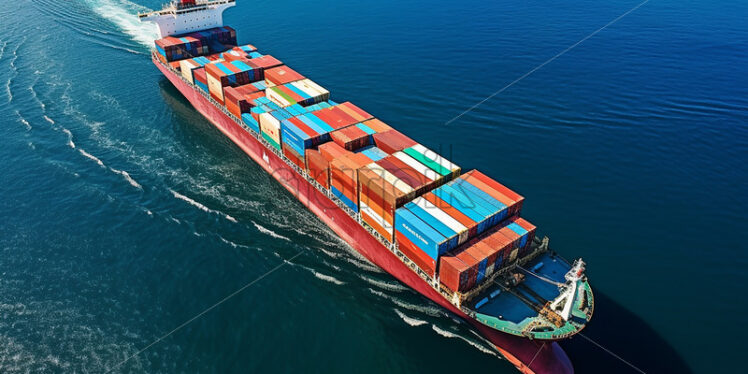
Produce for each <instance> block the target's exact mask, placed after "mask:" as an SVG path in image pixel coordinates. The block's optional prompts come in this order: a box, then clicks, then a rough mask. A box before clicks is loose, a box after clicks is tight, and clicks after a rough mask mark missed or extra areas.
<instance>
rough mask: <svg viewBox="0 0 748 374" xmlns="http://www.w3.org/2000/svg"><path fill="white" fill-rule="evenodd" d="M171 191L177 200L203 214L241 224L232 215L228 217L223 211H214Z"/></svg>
mask: <svg viewBox="0 0 748 374" xmlns="http://www.w3.org/2000/svg"><path fill="white" fill-rule="evenodd" d="M169 191H170V192H171V194H172V195H174V197H175V198H177V199H179V200H182V201H185V202H187V203H188V204H190V205H192V206H194V207H196V208H198V209H200V210H202V211H203V212H207V213H211V214H217V215H219V216H222V217H224V218H226V219H227V220H229V221H231V222H234V223H237V222H239V221H237V220H236V218H234V217H232V216H230V215H228V214H226V213H224V212H221V211H218V210H214V209H210V208H208V207H207V206H205V205H203V204H201V203H199V202H197V201H195V200H193V199H191V198H189V197H187V196H185V195H182V194H181V193H179V192H177V191H174V190H172V189H171V188H170V189H169Z"/></svg>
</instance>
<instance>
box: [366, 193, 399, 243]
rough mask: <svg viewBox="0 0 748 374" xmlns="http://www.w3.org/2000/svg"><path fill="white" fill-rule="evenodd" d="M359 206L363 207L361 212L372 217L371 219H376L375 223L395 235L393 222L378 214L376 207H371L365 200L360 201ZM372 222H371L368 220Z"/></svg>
mask: <svg viewBox="0 0 748 374" xmlns="http://www.w3.org/2000/svg"><path fill="white" fill-rule="evenodd" d="M358 204H359V207H360V208H361V213H362V214H365V215H367V216H369V218H371V221H374V223H376V224H378V225H379V227H380V228H381V229H382V230H384V231H386V232H388V233H389V234H390V235H393V236H394V235H395V227H394V226H393V225H392V223H390V222H387V220H385V219H384V218H382V216H380V215H379V214H377V212H375V211H374V209H371V208H370V207H369V206H367V205H366V204H364V203H363V202H361V201H360V202H359V203H358ZM367 223H371V222H367Z"/></svg>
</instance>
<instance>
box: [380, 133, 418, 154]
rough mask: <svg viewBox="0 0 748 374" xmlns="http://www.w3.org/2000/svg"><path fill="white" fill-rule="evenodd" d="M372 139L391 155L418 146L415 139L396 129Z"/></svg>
mask: <svg viewBox="0 0 748 374" xmlns="http://www.w3.org/2000/svg"><path fill="white" fill-rule="evenodd" d="M372 138H373V140H374V144H376V145H377V147H379V148H380V149H382V150H383V151H385V152H387V153H389V154H393V153H395V152H398V151H402V150H403V149H406V148H410V147H412V146H414V145H416V144H417V143H416V142H415V141H414V140H413V139H411V138H409V137H407V136H405V135H403V133H401V132H400V131H397V130H394V129H391V130H389V131H387V130H385V131H381V132H378V133H377V134H374V135H373V136H372Z"/></svg>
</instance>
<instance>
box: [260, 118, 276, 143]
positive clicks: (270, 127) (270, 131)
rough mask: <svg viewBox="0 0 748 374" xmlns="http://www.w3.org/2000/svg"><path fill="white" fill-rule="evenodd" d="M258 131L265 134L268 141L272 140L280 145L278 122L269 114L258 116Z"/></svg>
mask: <svg viewBox="0 0 748 374" xmlns="http://www.w3.org/2000/svg"><path fill="white" fill-rule="evenodd" d="M260 130H262V132H264V133H265V134H267V135H268V136H269V137H270V139H273V140H274V141H275V142H277V143H278V144H279V145H280V144H281V138H280V121H278V120H277V119H276V118H275V117H273V116H272V115H270V113H262V114H260Z"/></svg>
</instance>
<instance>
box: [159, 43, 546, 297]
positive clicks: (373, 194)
mask: <svg viewBox="0 0 748 374" xmlns="http://www.w3.org/2000/svg"><path fill="white" fill-rule="evenodd" d="M235 38H236V35H235V32H233V30H231V29H229V28H220V29H215V30H208V31H206V32H200V33H193V34H189V35H184V36H181V37H179V38H164V39H161V40H159V41H157V43H156V45H157V52H158V54H159V55H160V56H161V57H160V58H162V61H164V62H170V63H171V64H172V66H173V67H174V68H175V69H178V70H179V71H180V74H182V76H183V77H184V78H185V79H187V80H188V81H190V82H193V83H194V84H195V85H196V86H197V87H199V88H200V89H202V90H204V91H205V92H208V93H210V95H211V96H212V97H213V98H214V99H215V100H217V101H219V102H221V103H224V105H225V106H226V108H227V110H228V111H229V112H231V113H232V114H234V115H235V116H236V117H239V118H241V120H242V122H244V124H246V125H247V126H248V127H249V128H251V129H252V130H254V131H256V132H257V133H259V134H260V135H261V136H262V138H263V139H265V141H267V142H268V143H270V145H271V146H273V147H275V148H276V149H277V150H279V151H281V152H283V154H284V155H285V157H286V158H287V159H289V160H290V161H291V162H292V163H294V164H295V165H297V166H298V167H299V168H302V169H304V170H306V171H307V172H308V173H309V175H310V176H311V177H312V178H313V179H314V180H315V181H317V182H318V183H319V184H320V185H321V186H323V187H324V188H328V189H329V190H330V192H331V193H332V194H334V195H335V196H337V197H338V198H339V199H340V200H341V201H342V202H343V203H344V204H345V205H346V206H348V207H349V208H350V209H352V210H353V211H356V212H359V213H360V218H361V220H362V221H363V223H364V224H365V225H367V226H370V227H371V228H373V229H374V230H375V231H376V232H378V233H379V234H380V235H381V236H382V237H384V238H385V239H387V240H389V241H390V242H396V243H397V244H398V248H399V249H400V250H401V251H402V252H403V253H404V254H405V255H406V256H407V257H408V258H409V259H410V260H412V261H413V262H414V263H415V264H416V265H417V266H418V268H420V269H421V270H423V271H424V272H426V273H427V274H429V275H431V276H436V275H437V273H438V274H439V279H440V281H441V283H442V284H443V285H444V286H445V287H447V288H449V289H451V290H453V291H456V292H468V291H469V290H471V289H473V288H474V287H476V286H477V285H480V284H481V283H482V282H485V280H486V279H487V278H488V277H490V276H491V275H492V274H494V273H495V272H496V271H498V270H499V269H501V268H502V267H503V266H506V265H507V264H510V263H513V262H514V261H516V260H517V258H520V257H523V256H526V255H528V254H529V251H530V249H531V243H532V242H533V240H534V237H535V231H536V227H535V226H534V225H533V224H531V223H530V222H528V221H526V220H525V219H523V218H520V217H519V214H520V212H521V209H522V205H523V202H524V198H523V197H522V196H520V195H519V194H517V193H515V192H514V191H512V190H510V189H509V188H507V187H506V186H504V185H502V184H501V183H499V182H497V181H495V180H493V179H491V178H489V177H488V176H486V175H484V174H482V173H480V172H479V171H477V170H472V171H470V172H468V173H466V174H464V175H460V173H461V169H460V167H459V166H457V165H455V164H454V163H452V162H451V161H449V160H447V159H446V158H445V157H443V156H441V155H439V154H437V153H436V152H434V151H432V150H431V149H428V148H426V147H425V146H423V145H421V144H419V143H417V142H415V141H414V140H412V139H410V138H409V137H407V136H406V135H404V134H402V133H400V132H399V131H397V130H395V129H393V128H392V127H390V126H389V125H387V124H386V123H384V122H382V121H380V120H379V119H376V118H374V117H373V116H372V115H370V114H369V113H367V112H365V111H364V110H362V109H361V108H359V107H357V106H356V105H354V104H352V103H350V102H344V103H341V104H338V103H335V102H333V101H330V92H329V91H328V90H326V89H324V88H323V87H321V86H319V85H318V84H316V83H315V82H313V81H312V80H310V79H307V78H305V77H304V76H303V75H301V74H299V73H298V72H296V71H294V70H293V69H291V68H289V67H288V66H285V65H283V63H282V62H281V61H279V60H278V59H276V58H274V57H272V56H270V55H262V54H260V53H259V52H257V49H256V48H255V47H254V46H252V45H243V46H239V47H233V45H235ZM219 49H220V51H219V52H223V53H221V54H220V55H219V54H216V53H215V51H217V50H219ZM208 51H213V54H211V55H208V56H204V57H203V56H200V55H202V54H205V53H208ZM437 270H438V272H437Z"/></svg>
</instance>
